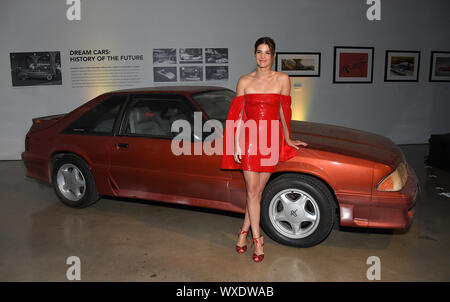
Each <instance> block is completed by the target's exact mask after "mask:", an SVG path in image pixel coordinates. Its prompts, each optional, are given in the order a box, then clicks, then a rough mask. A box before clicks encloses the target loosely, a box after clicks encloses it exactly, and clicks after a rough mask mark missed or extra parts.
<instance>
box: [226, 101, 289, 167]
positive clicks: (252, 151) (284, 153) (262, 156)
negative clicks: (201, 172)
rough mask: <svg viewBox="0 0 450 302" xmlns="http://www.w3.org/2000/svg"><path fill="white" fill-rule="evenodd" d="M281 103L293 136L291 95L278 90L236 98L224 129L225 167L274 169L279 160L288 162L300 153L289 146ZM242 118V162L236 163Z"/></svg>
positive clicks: (232, 102)
mask: <svg viewBox="0 0 450 302" xmlns="http://www.w3.org/2000/svg"><path fill="white" fill-rule="evenodd" d="M280 105H281V109H282V111H283V116H284V119H285V121H286V125H287V128H288V132H289V135H290V133H291V129H290V121H291V115H292V114H291V96H289V95H282V94H277V93H251V94H245V95H241V96H238V97H235V98H233V100H232V101H231V105H230V109H229V111H228V116H227V121H226V126H225V129H224V137H223V145H222V146H223V155H222V161H221V169H233V170H236V169H239V170H248V171H258V172H274V171H275V166H276V165H277V164H278V161H286V160H288V159H290V158H292V157H294V156H295V155H296V154H297V150H296V149H295V148H293V147H291V146H289V145H288V144H287V143H286V140H285V138H284V132H283V126H282V124H281V119H280ZM239 120H241V121H242V123H241V126H240V134H239V136H240V146H241V153H242V156H241V158H242V160H241V164H238V163H236V162H235V161H234V158H233V154H234V136H235V133H236V128H237V127H236V126H234V125H236V124H237V123H238V122H239ZM271 121H274V122H271ZM252 123H253V125H256V129H257V130H256V131H253V132H252V131H251V130H250V129H252ZM244 125H247V126H248V127H247V126H245V127H244ZM271 125H272V127H271ZM273 126H275V127H273ZM253 129H255V128H254V127H253ZM244 131H246V132H245V133H244ZM274 131H276V132H274ZM252 133H253V134H252ZM244 134H245V135H244ZM276 134H278V135H276ZM255 136H256V138H255ZM275 139H276V140H275ZM273 142H275V144H273ZM268 150H270V151H269V152H268Z"/></svg>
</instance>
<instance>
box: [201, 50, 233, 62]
mask: <svg viewBox="0 0 450 302" xmlns="http://www.w3.org/2000/svg"><path fill="white" fill-rule="evenodd" d="M205 60H206V63H207V64H227V63H228V48H205Z"/></svg>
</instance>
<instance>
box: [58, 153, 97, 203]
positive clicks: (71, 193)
mask: <svg viewBox="0 0 450 302" xmlns="http://www.w3.org/2000/svg"><path fill="white" fill-rule="evenodd" d="M52 177H53V188H54V189H55V192H56V195H58V197H59V199H61V201H62V202H63V203H64V204H65V205H67V206H69V207H73V208H85V207H87V206H90V205H91V204H93V203H94V202H96V201H97V200H98V199H99V198H100V196H99V194H98V191H97V186H96V184H95V180H94V177H93V175H92V173H91V170H90V168H89V166H88V164H87V163H86V162H85V161H84V160H82V159H81V158H79V157H77V156H74V155H64V156H62V157H60V158H58V159H57V160H56V162H55V164H54V168H53V175H52Z"/></svg>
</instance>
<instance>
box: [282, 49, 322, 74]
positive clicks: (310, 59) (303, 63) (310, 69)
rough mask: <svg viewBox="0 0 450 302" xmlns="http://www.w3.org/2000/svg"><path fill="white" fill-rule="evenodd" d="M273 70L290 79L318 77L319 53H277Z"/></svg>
mask: <svg viewBox="0 0 450 302" xmlns="http://www.w3.org/2000/svg"><path fill="white" fill-rule="evenodd" d="M275 70H276V71H282V72H285V73H287V74H288V75H289V76H290V77H320V52H277V55H276V59H275Z"/></svg>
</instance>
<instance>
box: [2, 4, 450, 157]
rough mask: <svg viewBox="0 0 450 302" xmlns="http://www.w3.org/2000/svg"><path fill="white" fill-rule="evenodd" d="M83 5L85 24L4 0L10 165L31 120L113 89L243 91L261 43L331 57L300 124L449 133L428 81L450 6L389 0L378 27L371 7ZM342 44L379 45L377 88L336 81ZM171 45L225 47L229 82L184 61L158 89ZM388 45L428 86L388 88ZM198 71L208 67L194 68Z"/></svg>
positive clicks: (403, 135) (437, 89)
mask: <svg viewBox="0 0 450 302" xmlns="http://www.w3.org/2000/svg"><path fill="white" fill-rule="evenodd" d="M69 2H70V1H69ZM75 2H76V1H75ZM80 3H81V6H80V17H81V19H80V20H73V21H70V20H68V18H67V11H68V9H69V8H70V7H71V5H68V4H66V1H61V0H38V1H25V0H15V1H0V36H1V40H2V42H1V44H0V56H1V57H0V68H1V69H0V70H2V72H0V88H1V90H0V91H1V95H0V102H1V110H0V146H1V147H0V160H8V159H20V154H21V152H22V151H23V149H24V138H25V134H26V132H27V131H28V129H29V127H30V126H31V119H32V118H33V117H39V116H45V115H52V114H59V113H64V112H69V111H71V110H73V109H74V108H76V107H77V106H79V105H81V104H83V103H84V102H86V101H88V100H90V99H92V98H93V97H95V96H97V95H99V94H101V93H104V92H107V91H111V90H117V89H124V88H134V87H149V86H161V85H187V84H189V85H216V86H223V87H227V88H230V89H233V90H234V89H235V88H236V83H237V81H238V79H239V77H240V76H242V75H243V74H247V73H249V72H251V71H252V70H254V69H255V67H256V65H255V61H254V58H253V47H254V46H253V44H254V42H255V40H256V39H257V38H258V37H261V36H270V37H272V38H274V40H275V41H276V43H277V51H280V52H320V53H321V67H320V76H319V77H291V84H292V92H291V95H292V97H293V104H292V108H293V119H296V120H306V121H313V122H323V123H327V124H336V125H340V126H346V127H351V128H355V129H360V130H365V131H370V132H374V133H377V134H381V135H385V136H387V137H389V138H390V139H392V140H393V141H394V142H396V143H399V144H415V143H426V142H427V140H428V138H429V136H430V134H431V133H448V132H450V123H449V121H448V120H449V119H448V114H449V113H450V90H449V87H450V85H449V83H448V82H429V81H428V77H429V69H430V59H431V58H430V55H431V51H433V50H439V51H450V31H449V29H450V19H449V18H448V15H447V14H448V11H450V1H447V0H433V1H420V0H397V1H381V20H378V21H369V20H368V19H367V17H366V12H367V10H368V8H369V7H370V5H367V4H366V1H361V0H341V1H333V0H317V1H312V0H311V1H310V0H308V1H307V0H303V1H299V0H281V1H272V0H258V1H256V0H227V1H219V0H183V1H181V0H152V1H144V0H129V1H119V0H84V1H81V2H80ZM334 46H360V47H374V62H373V79H372V82H371V83H359V84H352V83H346V84H343V83H339V84H336V83H333V63H334ZM164 48H175V49H177V55H179V53H178V52H179V50H180V49H181V48H201V49H202V50H205V48H227V49H228V62H227V63H226V64H225V65H226V66H227V67H228V78H226V79H222V80H220V79H217V80H214V81H206V80H205V79H204V72H203V79H202V80H200V81H192V82H187V81H181V80H180V78H179V76H180V74H179V72H180V71H179V70H180V68H181V66H180V65H181V64H180V63H179V62H177V63H176V64H175V65H173V66H172V65H170V66H168V67H176V68H175V69H173V68H172V69H170V70H176V72H175V74H174V75H175V76H177V80H176V81H168V82H167V83H164V82H155V72H156V69H154V68H155V66H156V65H155V64H154V62H153V51H154V49H164ZM386 50H410V51H420V65H419V73H418V81H415V82H385V81H384V71H385V51H386ZM50 58H52V59H50ZM178 59H179V58H178ZM43 61H44V63H42V64H40V65H39V62H43ZM49 61H51V62H52V63H51V64H50V63H48V62H49ZM45 62H47V63H45ZM196 65H197V66H201V67H202V68H204V67H205V66H206V65H207V64H206V63H205V62H203V63H199V64H187V65H186V66H196ZM37 70H40V71H42V70H43V72H42V73H41V74H38V73H37V72H36V71H37ZM101 73H103V74H108V75H109V78H108V79H106V80H105V79H104V78H101V77H100V76H99V74H101ZM49 74H51V75H52V76H49ZM165 74H166V76H168V78H171V77H172V76H171V75H170V74H168V73H167V72H166V73H165ZM111 75H112V76H111ZM38 76H40V77H44V78H33V77H38ZM46 77H49V78H51V79H46ZM44 79H45V80H44Z"/></svg>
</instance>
